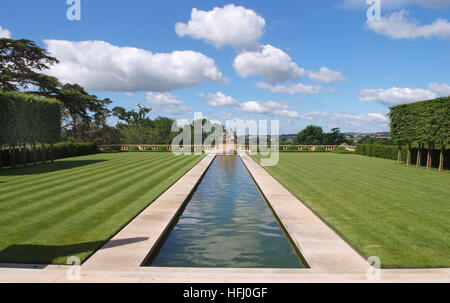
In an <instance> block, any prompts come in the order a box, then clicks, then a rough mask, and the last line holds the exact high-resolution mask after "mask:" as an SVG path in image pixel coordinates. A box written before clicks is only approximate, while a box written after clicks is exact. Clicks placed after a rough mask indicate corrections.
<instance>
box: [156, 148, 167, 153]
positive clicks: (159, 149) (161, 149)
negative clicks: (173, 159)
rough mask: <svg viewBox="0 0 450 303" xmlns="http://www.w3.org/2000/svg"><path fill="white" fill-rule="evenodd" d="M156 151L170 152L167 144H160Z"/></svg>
mask: <svg viewBox="0 0 450 303" xmlns="http://www.w3.org/2000/svg"><path fill="white" fill-rule="evenodd" d="M156 151H157V152H160V153H161V152H168V150H167V147H165V146H158V147H157V148H156Z"/></svg>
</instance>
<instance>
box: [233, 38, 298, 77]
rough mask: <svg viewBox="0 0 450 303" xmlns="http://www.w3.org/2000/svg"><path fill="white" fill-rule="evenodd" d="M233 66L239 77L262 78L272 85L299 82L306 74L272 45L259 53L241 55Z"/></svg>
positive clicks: (265, 46)
mask: <svg viewBox="0 0 450 303" xmlns="http://www.w3.org/2000/svg"><path fill="white" fill-rule="evenodd" d="M233 66H234V68H235V70H236V72H237V73H238V75H239V76H241V77H243V78H245V77H249V76H261V77H262V78H263V79H264V80H266V81H268V82H270V83H273V84H274V83H280V82H284V81H288V80H298V79H299V78H300V77H302V76H304V75H305V74H306V72H305V70H304V69H303V68H300V67H299V66H298V65H297V64H296V63H295V62H293V61H292V59H291V57H290V56H289V55H288V54H286V53H285V52H283V51H282V50H281V49H279V48H276V47H273V46H272V45H263V46H262V47H261V48H260V50H258V51H254V52H251V51H246V52H243V53H240V54H239V55H238V56H237V57H236V58H235V60H234V63H233Z"/></svg>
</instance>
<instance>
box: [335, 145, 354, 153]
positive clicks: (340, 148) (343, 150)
mask: <svg viewBox="0 0 450 303" xmlns="http://www.w3.org/2000/svg"><path fill="white" fill-rule="evenodd" d="M333 152H334V153H336V154H353V152H351V151H349V150H347V149H346V148H345V147H344V146H336V148H335V149H334V150H333Z"/></svg>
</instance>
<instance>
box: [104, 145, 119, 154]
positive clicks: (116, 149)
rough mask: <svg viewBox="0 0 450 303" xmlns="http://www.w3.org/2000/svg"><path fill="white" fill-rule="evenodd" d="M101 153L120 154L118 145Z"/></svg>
mask: <svg viewBox="0 0 450 303" xmlns="http://www.w3.org/2000/svg"><path fill="white" fill-rule="evenodd" d="M103 152H104V153H120V152H121V148H120V146H118V145H116V146H109V147H108V148H106V149H105V150H103Z"/></svg>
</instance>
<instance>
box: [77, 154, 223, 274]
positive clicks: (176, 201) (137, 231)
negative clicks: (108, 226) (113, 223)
mask: <svg viewBox="0 0 450 303" xmlns="http://www.w3.org/2000/svg"><path fill="white" fill-rule="evenodd" d="M214 158H215V154H209V155H207V156H205V158H203V159H202V160H201V161H200V162H199V163H198V164H197V165H196V166H194V167H193V168H192V169H191V170H190V171H189V172H188V173H186V174H185V175H184V176H183V177H182V178H180V179H179V180H178V181H177V182H176V183H175V184H173V185H172V186H171V187H170V188H169V189H168V190H167V191H166V192H164V193H163V194H162V195H161V196H160V197H159V198H158V199H156V200H155V201H154V202H153V203H152V204H150V206H148V207H147V208H146V209H145V210H143V211H142V212H141V213H140V214H139V215H138V216H137V217H136V218H135V219H134V220H133V221H131V223H129V224H128V225H127V226H125V227H124V228H123V229H122V230H121V231H120V232H119V233H117V234H116V235H115V236H114V237H113V238H112V239H111V240H110V241H108V242H107V243H106V244H105V245H103V246H102V247H101V248H100V249H99V250H98V251H97V252H96V253H94V254H93V255H92V256H91V257H90V258H89V259H88V260H87V261H86V262H84V264H83V265H82V268H83V269H97V270H126V269H131V268H133V269H135V268H138V267H139V266H141V264H142V263H143V262H144V261H145V259H146V257H147V256H148V255H150V254H151V253H152V250H153V249H155V248H156V247H157V245H158V242H159V240H160V239H161V238H162V237H163V236H164V235H165V233H166V231H167V230H168V229H169V228H170V226H171V224H172V223H173V222H174V220H176V218H177V216H178V214H179V212H180V211H181V210H182V208H183V206H184V205H185V203H186V202H187V200H188V198H189V196H190V195H191V193H192V192H193V190H194V189H195V188H196V186H197V184H198V183H199V181H200V180H201V178H202V177H203V175H204V174H205V172H206V170H207V169H208V168H209V166H210V164H211V163H212V161H213V160H214Z"/></svg>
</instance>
